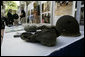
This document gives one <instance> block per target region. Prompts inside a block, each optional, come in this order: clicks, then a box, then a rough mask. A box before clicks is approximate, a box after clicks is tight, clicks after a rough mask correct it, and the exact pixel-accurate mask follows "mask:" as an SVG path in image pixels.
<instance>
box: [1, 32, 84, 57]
mask: <svg viewBox="0 0 85 57" xmlns="http://www.w3.org/2000/svg"><path fill="white" fill-rule="evenodd" d="M17 32H19V33H22V32H24V31H17ZM17 32H10V33H6V32H5V33H4V39H3V43H2V46H1V56H48V55H50V54H51V53H52V52H54V51H59V50H60V49H62V48H64V47H66V46H68V45H70V44H72V43H74V42H76V41H78V40H80V39H82V38H84V32H83V31H80V32H81V36H79V37H65V36H59V37H58V38H57V39H56V40H57V41H56V46H54V47H47V46H43V45H41V44H39V43H30V42H25V41H24V40H22V39H21V38H14V37H13V36H14V35H15V34H16V33H17Z"/></svg>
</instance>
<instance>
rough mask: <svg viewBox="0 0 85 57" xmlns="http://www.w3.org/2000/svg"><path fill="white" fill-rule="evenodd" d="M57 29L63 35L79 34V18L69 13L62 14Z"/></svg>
mask: <svg viewBox="0 0 85 57" xmlns="http://www.w3.org/2000/svg"><path fill="white" fill-rule="evenodd" d="M56 29H57V30H58V31H59V32H60V33H61V35H63V36H79V35H80V31H79V24H78V22H77V20H76V19H75V18H74V17H72V16H69V15H65V16H62V17H60V18H59V19H58V21H57V22H56Z"/></svg>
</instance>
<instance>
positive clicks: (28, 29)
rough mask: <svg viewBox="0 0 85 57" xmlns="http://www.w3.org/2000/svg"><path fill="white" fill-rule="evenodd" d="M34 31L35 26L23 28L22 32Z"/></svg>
mask: <svg viewBox="0 0 85 57" xmlns="http://www.w3.org/2000/svg"><path fill="white" fill-rule="evenodd" d="M36 29H37V26H29V25H28V26H25V27H24V30H25V31H26V32H36Z"/></svg>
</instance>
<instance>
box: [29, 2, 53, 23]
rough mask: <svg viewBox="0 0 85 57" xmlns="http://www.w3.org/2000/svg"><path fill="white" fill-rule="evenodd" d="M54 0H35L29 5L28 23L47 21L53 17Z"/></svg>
mask: <svg viewBox="0 0 85 57" xmlns="http://www.w3.org/2000/svg"><path fill="white" fill-rule="evenodd" d="M51 2H52V1H33V2H32V3H30V4H29V5H28V16H29V17H28V18H29V19H28V23H37V24H39V23H47V24H50V19H51V15H50V14H51V10H50V9H51Z"/></svg>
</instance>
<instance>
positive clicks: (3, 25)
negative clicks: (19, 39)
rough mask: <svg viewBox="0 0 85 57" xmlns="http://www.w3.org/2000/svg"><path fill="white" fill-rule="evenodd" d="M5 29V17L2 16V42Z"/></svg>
mask: <svg viewBox="0 0 85 57" xmlns="http://www.w3.org/2000/svg"><path fill="white" fill-rule="evenodd" d="M4 29H5V24H4V18H3V17H1V42H2V40H3V35H4Z"/></svg>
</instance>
